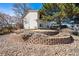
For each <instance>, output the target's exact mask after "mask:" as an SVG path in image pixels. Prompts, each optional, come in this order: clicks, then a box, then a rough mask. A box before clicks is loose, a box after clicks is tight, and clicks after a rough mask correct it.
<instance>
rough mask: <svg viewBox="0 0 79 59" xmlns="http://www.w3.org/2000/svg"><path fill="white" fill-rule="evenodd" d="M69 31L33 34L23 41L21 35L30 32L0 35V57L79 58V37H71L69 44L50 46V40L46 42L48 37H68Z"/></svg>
mask: <svg viewBox="0 0 79 59" xmlns="http://www.w3.org/2000/svg"><path fill="white" fill-rule="evenodd" d="M23 31H24V32H23ZM37 31H38V32H39V31H40V30H33V31H32V32H33V33H35V32H37ZM44 31H45V30H44ZM50 31H51V30H49V32H50ZM70 31H71V30H70V29H62V31H61V32H60V33H58V34H55V35H52V34H51V36H50V35H44V34H41V33H38V34H33V35H32V36H27V37H29V38H27V39H25V40H23V38H22V37H23V36H22V35H24V33H26V34H27V33H28V32H31V31H30V30H28V31H26V30H22V33H21V31H19V30H18V31H16V32H17V33H16V32H14V33H10V34H6V35H0V55H1V56H2V55H11V56H22V55H23V56H31V55H32V56H54V55H55V56H56V55H57V56H59V55H60V56H67V55H70V56H71V55H78V56H79V51H78V50H79V37H78V36H75V35H71V36H72V37H73V39H74V41H72V42H70V43H62V44H61V43H58V44H50V43H51V42H49V41H50V40H48V41H46V40H47V38H50V37H68V36H69V35H70ZM53 32H54V31H53ZM53 32H52V33H53ZM40 34H41V35H40ZM35 36H36V37H35ZM43 37H44V38H43ZM29 39H30V41H29ZM37 39H38V40H37ZM31 40H32V41H31ZM34 40H36V41H34ZM40 40H41V41H40ZM43 40H44V41H43ZM38 41H39V42H38ZM35 42H36V43H35ZM45 42H46V43H45ZM56 43H57V42H56Z"/></svg>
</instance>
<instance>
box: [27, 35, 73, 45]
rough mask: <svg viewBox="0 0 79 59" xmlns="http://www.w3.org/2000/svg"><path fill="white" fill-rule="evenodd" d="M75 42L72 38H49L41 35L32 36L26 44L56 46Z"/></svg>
mask: <svg viewBox="0 0 79 59" xmlns="http://www.w3.org/2000/svg"><path fill="white" fill-rule="evenodd" d="M73 41H74V40H73V38H72V37H71V36H64V37H49V36H43V37H41V36H40V35H36V36H31V37H30V38H29V39H28V40H27V41H26V42H27V44H44V45H55V44H69V43H72V42H73Z"/></svg>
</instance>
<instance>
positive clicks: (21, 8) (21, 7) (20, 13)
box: [13, 3, 31, 27]
mask: <svg viewBox="0 0 79 59" xmlns="http://www.w3.org/2000/svg"><path fill="white" fill-rule="evenodd" d="M30 9H31V8H29V4H25V3H15V4H14V6H13V10H14V12H15V15H16V16H17V18H18V19H20V18H21V20H20V21H21V23H20V24H21V26H22V27H23V20H22V19H23V18H24V17H25V15H26V14H27V11H28V10H30Z"/></svg>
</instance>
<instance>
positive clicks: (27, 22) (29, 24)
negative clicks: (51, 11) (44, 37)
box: [23, 10, 56, 29]
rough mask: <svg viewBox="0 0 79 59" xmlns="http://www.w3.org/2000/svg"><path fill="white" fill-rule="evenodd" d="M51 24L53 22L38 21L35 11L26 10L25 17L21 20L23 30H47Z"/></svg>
mask: <svg viewBox="0 0 79 59" xmlns="http://www.w3.org/2000/svg"><path fill="white" fill-rule="evenodd" d="M52 24H55V22H54V21H43V20H40V19H39V14H38V11H37V10H28V12H27V15H26V16H25V17H24V18H23V25H24V29H46V28H47V29H48V28H50V27H51V25H52ZM55 25H56V24H55Z"/></svg>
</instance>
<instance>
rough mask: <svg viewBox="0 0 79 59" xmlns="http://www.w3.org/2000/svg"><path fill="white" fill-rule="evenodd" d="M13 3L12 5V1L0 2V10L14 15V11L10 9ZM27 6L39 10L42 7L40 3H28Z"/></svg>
mask: <svg viewBox="0 0 79 59" xmlns="http://www.w3.org/2000/svg"><path fill="white" fill-rule="evenodd" d="M13 5H14V4H13V3H0V12H2V13H6V14H9V15H11V16H13V15H14V11H13V10H12V8H13ZM29 7H30V8H32V9H33V10H39V9H40V8H41V7H42V4H41V3H30V4H29Z"/></svg>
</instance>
